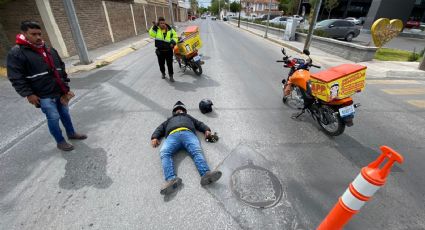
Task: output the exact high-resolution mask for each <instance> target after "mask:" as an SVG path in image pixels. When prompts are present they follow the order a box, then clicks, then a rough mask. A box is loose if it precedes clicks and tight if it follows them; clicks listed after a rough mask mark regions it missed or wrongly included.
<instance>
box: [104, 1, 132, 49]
mask: <svg viewBox="0 0 425 230" xmlns="http://www.w3.org/2000/svg"><path fill="white" fill-rule="evenodd" d="M105 3H106V8H107V9H108V14H109V21H110V22H111V27H112V32H113V33H114V39H115V42H118V41H122V40H124V39H126V38H129V37H132V36H136V34H135V33H134V25H133V18H132V17H131V9H130V4H129V3H121V2H111V1H105Z"/></svg>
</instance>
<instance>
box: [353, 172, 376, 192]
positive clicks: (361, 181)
mask: <svg viewBox="0 0 425 230" xmlns="http://www.w3.org/2000/svg"><path fill="white" fill-rule="evenodd" d="M351 184H352V185H353V187H354V188H355V189H356V191H357V192H359V193H360V194H362V195H363V196H367V197H371V196H373V194H375V192H376V191H378V189H379V188H380V187H379V186H376V185H374V184H371V183H370V182H369V181H367V180H366V179H365V178H364V177H363V175H362V174H361V173H359V175H357V177H356V179H355V180H354V181H353V183H351Z"/></svg>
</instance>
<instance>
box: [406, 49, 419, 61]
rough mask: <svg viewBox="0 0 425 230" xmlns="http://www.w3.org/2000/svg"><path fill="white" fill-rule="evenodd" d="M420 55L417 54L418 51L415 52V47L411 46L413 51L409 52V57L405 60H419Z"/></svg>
mask: <svg viewBox="0 0 425 230" xmlns="http://www.w3.org/2000/svg"><path fill="white" fill-rule="evenodd" d="M421 52H422V51H421ZM420 57H421V56H419V54H418V53H416V48H413V52H412V53H410V55H409V57H407V61H411V62H412V61H417V60H419V58H420Z"/></svg>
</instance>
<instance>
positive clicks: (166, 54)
mask: <svg viewBox="0 0 425 230" xmlns="http://www.w3.org/2000/svg"><path fill="white" fill-rule="evenodd" d="M156 56H157V57H158V64H159V69H160V70H161V73H163V74H165V61H167V68H168V74H169V75H170V76H171V75H173V74H174V72H173V50H172V49H171V48H170V49H169V50H168V51H160V50H157V51H156Z"/></svg>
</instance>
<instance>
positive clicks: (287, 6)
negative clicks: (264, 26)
mask: <svg viewBox="0 0 425 230" xmlns="http://www.w3.org/2000/svg"><path fill="white" fill-rule="evenodd" d="M296 6H297V4H296V1H295V0H279V5H278V8H279V10H280V11H283V13H284V14H286V15H293V14H294V12H295V11H296V9H295V7H296Z"/></svg>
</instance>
